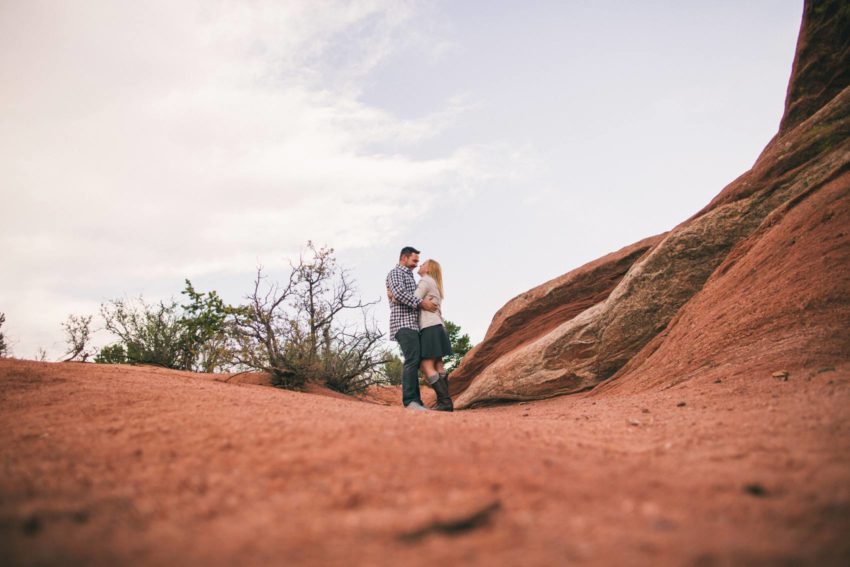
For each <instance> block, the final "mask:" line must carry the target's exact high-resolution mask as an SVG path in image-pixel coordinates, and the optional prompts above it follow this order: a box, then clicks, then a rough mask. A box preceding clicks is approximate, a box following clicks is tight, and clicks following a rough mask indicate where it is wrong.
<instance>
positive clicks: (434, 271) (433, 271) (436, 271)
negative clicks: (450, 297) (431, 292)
mask: <svg viewBox="0 0 850 567" xmlns="http://www.w3.org/2000/svg"><path fill="white" fill-rule="evenodd" d="M428 275H429V276H431V277H432V278H434V281H435V282H437V289H439V290H440V297H441V298H445V297H446V292H445V291H443V267H442V266H440V263H439V262H438V261H436V260H434V259H429V260H428Z"/></svg>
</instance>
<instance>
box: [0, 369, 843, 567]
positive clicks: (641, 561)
mask: <svg viewBox="0 0 850 567" xmlns="http://www.w3.org/2000/svg"><path fill="white" fill-rule="evenodd" d="M848 401H850V365H846V364H845V365H842V366H837V367H836V368H834V369H820V371H813V372H810V373H797V372H793V371H792V373H791V375H790V377H788V379H787V380H785V381H783V380H778V379H776V378H773V377H772V376H771V375H770V374H769V373H758V374H736V373H735V372H734V369H732V370H730V371H728V372H727V373H726V374H724V375H723V378H722V381H721V382H719V383H714V382H705V381H699V380H695V381H691V382H688V383H685V384H681V385H679V386H677V387H676V388H672V389H668V390H665V391H662V392H660V393H652V394H646V393H636V394H632V395H629V396H623V395H620V394H618V393H609V394H607V395H605V396H594V397H589V396H587V395H585V394H580V395H576V396H568V397H561V398H556V399H551V400H545V401H540V402H535V403H534V404H515V405H511V406H501V407H490V408H486V409H478V410H469V411H464V412H458V413H455V414H440V413H429V414H424V415H423V414H412V413H409V412H405V411H404V410H402V409H401V408H399V407H398V406H395V407H385V406H381V405H376V404H370V403H363V402H359V401H356V400H345V399H337V398H334V397H329V396H325V395H313V394H306V393H294V392H288V391H282V390H277V389H274V388H269V387H265V386H259V385H250V384H233V383H224V382H221V381H217V380H215V379H213V378H212V377H209V376H204V375H194V374H190V373H179V372H171V371H165V370H158V369H152V368H144V367H140V368H134V367H126V366H100V365H91V364H87V365H83V364H47V363H36V362H20V361H13V360H0V447H2V453H3V455H2V457H3V463H2V475H0V554H2V563H3V565H71V564H86V565H213V566H215V565H268V564H283V565H410V566H417V565H422V566H426V565H428V566H430V565H434V564H447V565H457V564H464V565H482V566H488V567H489V566H492V565H530V566H534V565H563V564H579V565H652V566H657V565H792V564H793V565H799V564H809V565H846V564H847V563H848V561H850V540H848V538H847V537H846V536H847V534H848V533H850V482H848V479H850V415H849V413H850V412H848V410H847V408H848Z"/></svg>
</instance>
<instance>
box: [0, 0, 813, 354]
mask: <svg viewBox="0 0 850 567" xmlns="http://www.w3.org/2000/svg"><path fill="white" fill-rule="evenodd" d="M801 14H802V1H801V0H761V1H756V0H751V1H746V2H740V1H717V2H697V1H691V2H673V1H665V2H656V1H646V2H627V1H623V0H620V1H602V0H600V1H595V2H579V1H566V0H562V1H553V2H544V1H541V2H519V1H515V2H513V1H511V2H509V1H489V0H488V1H483V0H482V1H473V0H468V1H458V0H451V1H445V2H441V1H433V2H416V1H386V2H385V1H381V0H371V1H351V2H336V1H318V0H303V1H301V0H282V1H277V2H273V1H268V2H266V1H261V0H257V1H250V2H245V1H234V2H229V1H211V0H206V1H202V2H193V1H190V0H180V1H179V2H174V1H142V2H122V1H117V0H114V1H93V0H81V1H75V2H67V1H60V0H55V1H36V0H18V1H14V0H0V103H2V104H0V191H2V200H0V203H2V208H0V210H2V224H0V312H5V313H6V316H7V322H6V325H5V327H4V330H5V331H6V333H7V335H8V336H9V338H10V339H11V342H12V346H13V353H14V354H15V355H16V356H19V357H22V358H27V357H33V356H35V354H36V351H37V350H38V348H39V347H43V348H45V349H47V351H48V353H49V355H50V356H51V357H53V358H55V357H58V356H59V355H60V354H61V353H62V350H63V344H62V332H61V328H60V324H61V322H62V321H63V320H64V319H65V318H66V317H67V316H68V314H70V313H77V314H86V313H96V312H97V309H98V305H99V304H100V303H101V302H102V301H104V300H106V299H109V298H114V297H121V296H125V295H127V296H134V295H138V294H144V296H145V297H146V298H148V299H151V300H153V299H159V298H165V297H168V296H171V295H178V294H179V291H180V290H181V289H182V287H183V280H184V278H187V277H189V278H191V279H192V281H193V282H194V283H195V285H196V287H198V288H200V289H202V290H208V289H216V290H218V291H219V293H220V294H221V295H222V296H223V297H224V298H225V299H226V300H228V301H230V302H238V301H240V299H241V298H242V297H243V296H244V294H245V293H246V292H247V291H248V290H249V288H250V285H251V281H252V278H253V275H254V270H255V268H256V266H257V265H258V264H262V265H264V266H265V267H266V268H267V269H268V271H269V272H270V273H271V275H272V276H277V277H280V276H282V275H283V273H284V267H285V266H286V262H287V259H288V258H290V257H292V256H293V255H296V254H297V253H298V251H299V250H300V249H301V248H302V247H303V246H304V244H305V243H306V241H307V240H309V239H311V240H313V241H315V242H318V243H322V244H327V245H329V246H333V247H334V248H335V249H336V250H337V257H338V259H339V261H340V262H341V263H342V264H343V265H345V266H347V267H348V268H350V269H351V271H352V273H353V274H354V276H355V277H356V279H357V280H358V283H359V287H360V290H361V292H362V294H363V295H364V297H366V298H377V297H380V296H381V295H382V293H383V292H382V289H383V281H384V277H385V274H386V272H387V271H388V270H389V268H390V267H392V265H393V264H394V263H395V261H396V259H397V254H398V250H399V248H401V247H402V246H404V245H406V244H411V245H414V246H416V247H418V248H420V249H422V251H423V256H424V257H434V258H436V259H438V260H440V261H441V262H442V264H443V266H444V270H445V280H446V288H447V289H446V292H447V298H446V302H445V309H444V311H445V314H446V316H447V317H448V318H449V319H452V320H454V321H455V322H457V323H459V324H461V326H462V327H463V328H464V329H465V330H467V331H469V332H470V334H471V335H472V338H473V340H474V341H478V340H480V339H481V338H482V337H483V335H484V332H485V331H486V328H487V325H488V324H489V322H490V319H491V317H492V316H493V314H494V313H495V312H496V310H497V309H499V307H501V306H502V305H503V304H504V303H505V302H506V301H507V300H508V299H510V298H511V297H513V296H515V295H517V294H518V293H521V292H523V291H525V290H527V289H528V288H530V287H533V286H535V285H537V284H539V283H542V282H544V281H546V280H548V279H550V278H552V277H555V276H557V275H560V274H562V273H565V272H567V271H569V270H570V269H572V268H575V267H578V266H580V265H582V264H583V263H585V262H588V261H590V260H592V259H594V258H596V257H599V256H601V255H603V254H606V253H608V252H611V251H614V250H617V249H619V248H621V247H623V246H625V245H627V244H630V243H632V242H634V241H636V240H639V239H641V238H643V237H646V236H649V235H652V234H656V233H659V232H662V231H665V230H668V229H670V228H672V227H673V226H674V225H676V224H677V223H678V222H680V221H682V220H684V219H685V218H687V217H688V216H690V215H691V214H693V213H694V212H696V211H697V210H699V209H700V208H701V207H702V206H703V205H705V204H706V203H707V202H708V201H709V200H710V199H711V198H712V197H713V196H714V195H715V194H717V193H718V192H719V191H720V190H721V189H722V188H723V186H724V185H726V184H727V183H728V182H730V181H731V180H732V179H734V178H735V177H737V176H738V175H739V174H741V173H743V172H744V171H745V170H746V169H748V168H749V167H750V166H751V165H752V163H753V161H754V160H755V158H756V157H757V155H758V153H759V152H760V150H761V149H762V148H763V147H764V145H765V144H766V143H767V142H768V140H769V139H770V138H771V137H772V136H773V134H775V132H776V130H777V128H778V124H779V119H780V117H781V114H782V108H783V102H784V97H785V88H786V84H787V81H788V76H789V73H790V70H791V63H792V60H793V55H794V44H795V41H796V36H797V32H798V29H799V23H800V17H801ZM375 315H376V316H377V317H378V319H379V320H380V321H385V320H386V319H387V306H386V302H385V301H384V303H383V304H382V305H380V306H379V307H378V309H377V311H376V312H375ZM108 340H109V339H108V337H107V336H105V335H104V334H103V333H101V334H100V335H99V339H98V341H99V342H101V343H102V342H106V341H108Z"/></svg>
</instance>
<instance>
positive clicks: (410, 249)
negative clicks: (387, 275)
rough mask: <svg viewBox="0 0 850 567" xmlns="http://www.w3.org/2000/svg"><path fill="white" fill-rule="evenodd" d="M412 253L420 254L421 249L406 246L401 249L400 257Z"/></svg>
mask: <svg viewBox="0 0 850 567" xmlns="http://www.w3.org/2000/svg"><path fill="white" fill-rule="evenodd" d="M411 254H419V250H417V249H416V248H414V247H413V246H405V247H404V248H402V249H401V254H399V255H398V259H399V260H401V259H402V258H406V257H408V256H410V255H411Z"/></svg>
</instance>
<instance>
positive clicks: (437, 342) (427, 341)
mask: <svg viewBox="0 0 850 567" xmlns="http://www.w3.org/2000/svg"><path fill="white" fill-rule="evenodd" d="M419 349H420V356H421V357H422V358H423V359H425V358H443V357H444V356H450V355H451V354H452V343H451V341H449V334H448V333H447V332H446V328H445V327H444V326H443V325H432V326H430V327H425V328H424V329H422V331H421V332H420V333H419Z"/></svg>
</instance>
